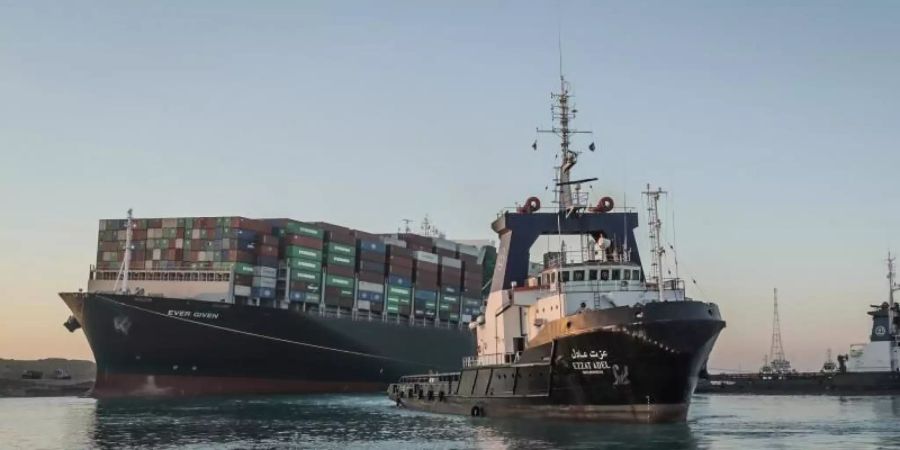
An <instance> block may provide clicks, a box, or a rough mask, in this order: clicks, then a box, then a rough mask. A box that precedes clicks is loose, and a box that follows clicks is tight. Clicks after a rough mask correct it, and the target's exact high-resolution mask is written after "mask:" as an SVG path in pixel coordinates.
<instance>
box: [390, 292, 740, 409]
mask: <svg viewBox="0 0 900 450" xmlns="http://www.w3.org/2000/svg"><path fill="white" fill-rule="evenodd" d="M638 311H640V312H639V314H641V315H642V319H641V320H635V316H636V314H637V313H638ZM561 320H562V322H561V323H562V324H563V328H564V329H566V331H564V332H562V333H561V334H560V335H558V336H556V337H554V338H553V339H552V340H551V341H550V342H547V343H544V344H542V345H538V346H535V347H531V348H528V349H526V350H525V351H524V352H523V353H522V355H521V356H520V357H519V359H518V361H517V362H516V363H513V364H496V365H481V366H477V367H470V368H464V369H463V370H462V371H461V372H457V373H451V374H443V375H440V376H437V377H435V376H428V375H423V376H413V377H405V378H403V379H402V380H401V382H400V383H396V384H394V385H392V386H391V387H390V388H389V391H388V394H389V396H390V397H391V399H393V400H394V401H396V402H397V404H398V405H403V406H406V407H410V408H413V409H420V410H424V411H431V412H440V413H453V414H464V415H474V416H482V415H483V416H493V417H531V418H559V419H578V420H594V421H620V422H653V423H655V422H681V421H684V420H685V419H686V417H687V412H688V408H689V406H690V400H691V395H692V394H693V391H694V389H695V387H696V385H697V382H698V375H699V373H700V371H701V369H702V368H703V366H704V364H705V363H706V360H707V359H708V357H709V353H710V351H711V350H712V348H713V345H714V343H715V341H716V338H717V337H718V334H719V332H720V331H721V330H722V328H723V327H724V326H725V323H724V322H723V321H722V320H721V318H720V316H719V311H718V308H716V307H715V306H714V305H711V304H706V303H700V302H671V303H654V304H648V305H645V306H644V307H643V308H642V309H640V310H638V309H636V308H631V307H621V308H610V309H608V310H598V311H589V312H587V313H585V314H582V315H578V316H573V317H570V318H566V319H561Z"/></svg>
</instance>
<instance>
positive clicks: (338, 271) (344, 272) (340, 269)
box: [325, 265, 355, 277]
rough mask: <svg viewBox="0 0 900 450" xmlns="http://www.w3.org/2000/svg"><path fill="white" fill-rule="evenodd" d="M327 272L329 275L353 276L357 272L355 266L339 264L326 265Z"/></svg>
mask: <svg viewBox="0 0 900 450" xmlns="http://www.w3.org/2000/svg"><path fill="white" fill-rule="evenodd" d="M325 272H326V273H328V274H329V275H338V276H341V277H353V275H354V274H355V271H354V270H353V267H347V266H339V265H333V266H325Z"/></svg>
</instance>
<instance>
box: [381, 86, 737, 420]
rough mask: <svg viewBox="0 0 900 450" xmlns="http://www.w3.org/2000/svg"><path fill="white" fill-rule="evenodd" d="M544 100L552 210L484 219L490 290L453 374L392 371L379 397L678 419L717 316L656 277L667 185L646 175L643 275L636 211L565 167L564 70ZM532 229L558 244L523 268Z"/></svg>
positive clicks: (491, 408)
mask: <svg viewBox="0 0 900 450" xmlns="http://www.w3.org/2000/svg"><path fill="white" fill-rule="evenodd" d="M552 98H553V99H554V105H553V107H552V111H553V118H554V120H558V124H557V125H555V126H554V127H553V128H552V129H550V130H546V132H550V133H553V134H556V135H558V136H559V137H560V138H561V141H562V142H561V145H560V153H559V156H558V157H559V161H560V164H559V166H558V167H555V168H554V169H555V172H556V179H555V182H556V183H555V186H556V188H555V197H556V198H555V200H556V203H557V205H558V208H556V209H555V210H552V211H549V212H542V211H541V202H540V199H539V198H537V197H530V198H528V199H527V200H526V201H525V204H524V205H523V206H520V207H517V208H516V209H515V210H513V211H507V212H504V213H501V215H500V216H499V217H498V218H497V219H496V220H495V221H494V222H493V224H492V228H493V230H494V231H495V232H496V233H497V235H498V237H499V241H500V249H499V253H498V258H497V263H496V266H495V270H494V275H493V279H492V283H491V292H490V295H489V297H488V299H487V301H486V304H485V305H484V308H483V313H482V315H480V316H478V317H477V319H476V320H474V321H473V322H472V323H470V324H469V328H470V329H471V330H472V331H473V332H474V333H475V335H476V344H477V348H476V349H475V355H474V356H472V357H468V358H466V359H464V360H463V362H462V368H461V370H460V371H458V372H451V373H429V374H421V375H409V376H404V377H401V378H400V380H399V381H398V382H396V383H394V384H391V385H390V386H389V387H388V392H387V393H388V396H389V397H390V399H391V400H393V401H394V402H396V404H397V405H398V406H402V407H406V408H410V409H415V410H422V411H428V412H436V413H451V414H462V415H470V416H487V417H523V418H558V419H578V420H588V421H616V422H640V423H656V422H683V421H685V419H686V416H687V412H688V407H689V405H690V401H691V395H692V394H693V392H694V388H695V387H696V385H697V381H698V375H699V374H700V373H701V371H704V370H705V365H706V361H707V359H708V357H709V354H710V351H711V350H712V348H713V345H714V343H715V341H716V338H717V337H718V335H719V332H720V331H721V330H722V329H723V328H724V327H725V322H724V321H723V320H722V318H721V315H720V313H719V308H718V307H717V306H716V305H715V304H713V303H708V302H703V301H698V300H694V299H691V298H689V297H687V296H686V293H685V287H684V283H683V282H682V280H680V279H678V278H677V275H676V277H675V278H672V279H664V277H663V273H664V272H665V270H664V268H663V257H664V254H665V253H666V252H665V249H664V247H663V244H662V237H661V236H662V235H661V221H660V217H659V214H658V208H657V205H658V201H659V199H660V197H661V196H662V195H663V194H664V193H665V192H664V191H662V190H661V189H655V190H651V189H650V187H649V185H648V186H647V191H646V192H644V194H645V195H646V196H647V198H648V204H649V208H648V212H649V225H650V241H651V245H652V249H651V252H652V256H653V259H652V261H651V263H650V267H651V273H650V275H649V277H648V276H647V275H646V274H645V273H644V270H643V266H642V264H641V259H640V255H639V253H638V251H637V248H636V246H635V245H634V242H635V238H634V229H635V228H636V227H637V223H638V217H637V213H636V212H633V211H630V210H628V209H627V208H622V209H619V210H616V209H615V207H614V201H613V199H612V198H610V197H603V198H601V199H600V200H599V202H598V203H596V204H592V203H591V202H590V199H589V196H588V195H587V192H582V185H583V184H585V183H590V182H592V181H595V180H596V178H589V179H581V180H573V179H572V178H571V175H570V172H571V170H572V168H573V167H574V166H575V164H576V162H577V159H578V156H579V155H580V154H581V153H580V152H577V151H574V150H572V149H571V148H570V146H571V138H572V136H573V135H574V134H576V133H582V132H580V131H577V130H574V129H571V128H570V123H571V120H572V119H573V118H574V114H575V113H576V110H575V109H573V108H571V107H570V95H569V85H568V84H567V83H566V81H565V78H564V77H563V76H562V75H561V76H560V91H559V93H556V94H553V95H552ZM539 131H541V130H539ZM532 147H533V148H535V149H536V147H537V142H535V144H533V145H532ZM588 149H589V150H591V151H594V150H595V147H594V144H593V143H592V144H590V146H589V147H588ZM539 238H546V239H547V245H546V246H547V247H550V246H551V245H552V246H553V248H554V249H556V248H557V247H556V246H557V245H558V251H552V252H547V253H545V254H544V258H543V259H544V264H543V266H541V270H539V271H538V272H537V273H532V274H530V273H529V267H530V265H531V262H530V261H531V260H530V251H531V250H532V249H533V248H539V247H541V246H543V245H542V244H543V243H541V244H538V243H537V242H538V239H539ZM542 240H543V239H542ZM551 242H553V243H552V244H551ZM572 242H575V243H577V244H575V245H573V244H572ZM567 247H568V248H572V247H576V248H577V249H576V250H575V251H574V252H572V251H568V250H567ZM676 273H677V270H676Z"/></svg>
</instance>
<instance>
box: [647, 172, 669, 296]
mask: <svg viewBox="0 0 900 450" xmlns="http://www.w3.org/2000/svg"><path fill="white" fill-rule="evenodd" d="M665 193H666V191H664V190H662V189H660V188H656V190H650V184H647V190H646V191H644V195H646V196H647V203H649V205H648V206H647V213H648V215H649V217H648V219H647V220H648V222H649V223H648V225H649V226H650V246H651V247H652V248H651V249H650V251H651V252H652V253H653V262H652V263H651V264H650V266H651V269H650V273H651V276H652V278H653V279H655V280H656V290H657V294H658V295H659V301H663V255H664V254H665V253H666V249H665V248H663V245H662V235H661V232H662V231H661V230H662V221H661V220H660V219H659V197H660V196H661V195H662V194H665Z"/></svg>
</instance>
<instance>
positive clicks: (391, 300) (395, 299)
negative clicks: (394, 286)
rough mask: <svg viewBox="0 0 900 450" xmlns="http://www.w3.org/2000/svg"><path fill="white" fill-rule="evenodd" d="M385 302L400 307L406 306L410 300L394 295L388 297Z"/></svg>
mask: <svg viewBox="0 0 900 450" xmlns="http://www.w3.org/2000/svg"><path fill="white" fill-rule="evenodd" d="M387 301H388V303H397V304H400V305H408V304H409V303H410V301H411V300H410V299H409V298H404V297H397V296H394V295H388V297H387Z"/></svg>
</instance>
